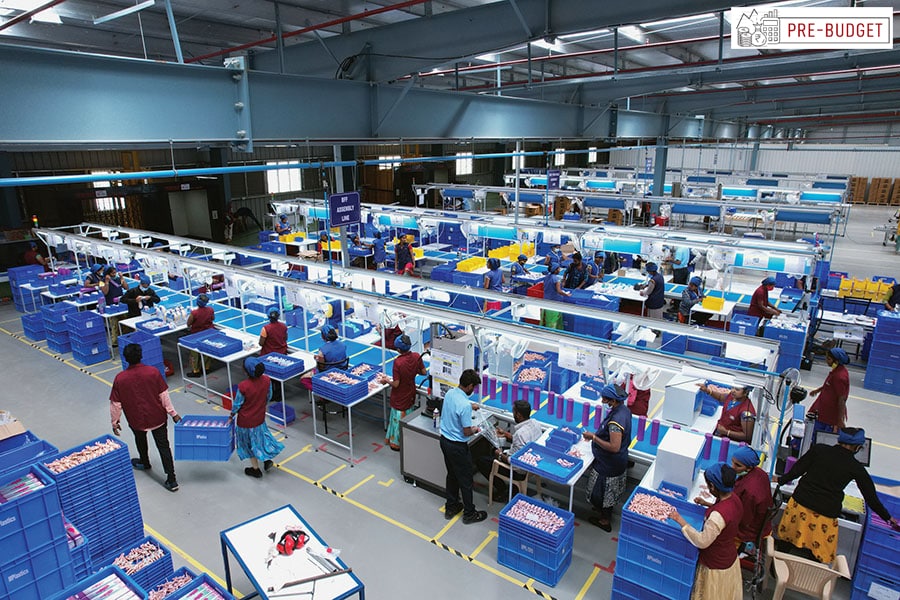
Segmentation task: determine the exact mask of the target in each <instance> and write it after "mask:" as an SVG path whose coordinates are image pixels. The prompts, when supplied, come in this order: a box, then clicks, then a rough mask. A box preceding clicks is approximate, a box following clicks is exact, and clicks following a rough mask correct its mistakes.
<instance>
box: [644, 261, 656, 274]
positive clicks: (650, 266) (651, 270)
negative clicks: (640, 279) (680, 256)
mask: <svg viewBox="0 0 900 600" xmlns="http://www.w3.org/2000/svg"><path fill="white" fill-rule="evenodd" d="M657 271H659V267H658V266H657V265H656V263H654V262H648V263H647V272H648V273H656V272H657Z"/></svg>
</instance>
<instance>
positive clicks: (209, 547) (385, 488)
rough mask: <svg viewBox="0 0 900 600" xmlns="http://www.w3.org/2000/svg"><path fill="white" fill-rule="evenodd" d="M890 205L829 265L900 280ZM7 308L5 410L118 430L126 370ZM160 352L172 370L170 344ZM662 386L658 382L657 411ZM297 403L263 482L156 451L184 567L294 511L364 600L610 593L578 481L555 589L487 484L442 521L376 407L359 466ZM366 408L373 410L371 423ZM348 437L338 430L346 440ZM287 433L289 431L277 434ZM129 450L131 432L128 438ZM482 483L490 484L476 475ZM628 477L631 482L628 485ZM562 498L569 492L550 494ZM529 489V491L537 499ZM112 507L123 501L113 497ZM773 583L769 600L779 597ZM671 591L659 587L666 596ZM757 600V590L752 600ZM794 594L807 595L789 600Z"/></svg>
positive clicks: (304, 402) (874, 212)
mask: <svg viewBox="0 0 900 600" xmlns="http://www.w3.org/2000/svg"><path fill="white" fill-rule="evenodd" d="M890 214H893V210H892V209H887V208H874V207H859V208H857V207H854V208H853V213H852V217H851V223H850V227H849V234H848V236H847V237H846V238H838V241H837V250H836V252H835V258H834V261H833V269H836V270H845V271H850V272H851V273H852V275H854V276H857V277H865V276H869V275H874V274H883V275H894V276H900V272H897V271H892V267H893V268H896V265H897V259H896V255H894V253H893V251H892V250H891V249H889V248H884V247H882V246H881V234H880V233H876V234H875V237H872V236H871V235H870V233H871V228H872V226H873V225H875V224H882V223H884V222H886V221H887V218H888V217H889V216H890ZM20 316H21V315H20V314H19V313H16V312H15V310H14V308H13V306H12V305H11V304H6V305H3V306H0V356H2V357H3V364H4V368H3V371H2V374H0V386H2V387H3V389H6V390H7V391H6V392H5V393H4V394H3V396H4V399H3V401H2V403H0V409H5V410H8V411H10V412H11V413H13V414H14V415H16V416H17V417H18V418H19V419H20V420H21V421H22V422H23V423H24V424H25V425H26V427H27V428H28V429H30V430H31V431H32V432H34V433H35V434H36V435H38V436H39V437H41V438H44V439H46V440H48V441H49V442H51V443H52V444H54V445H56V446H57V447H59V448H60V449H65V448H70V447H72V446H75V445H77V444H79V443H80V442H84V441H86V440H90V439H93V438H95V437H97V436H99V435H103V434H107V433H109V432H110V424H109V403H108V397H109V390H110V385H111V382H112V381H113V378H114V377H115V375H116V374H117V373H118V372H119V370H120V367H119V361H118V359H117V358H115V359H114V360H111V361H107V362H104V363H101V364H98V365H93V366H89V367H83V366H81V365H79V364H77V363H75V362H74V361H73V360H72V358H71V355H63V356H56V355H55V354H54V353H52V352H50V351H49V350H47V347H46V342H36V343H35V342H31V341H29V340H27V339H26V338H25V337H24V336H23V335H22V326H21V322H20V320H19V317H20ZM163 349H164V354H165V355H166V357H167V358H168V359H169V360H170V361H171V362H173V363H174V364H175V365H176V370H177V364H178V360H177V357H176V354H175V348H174V345H173V342H172V341H168V342H166V343H165V344H164V348H163ZM825 374H826V367H825V365H824V362H823V361H822V360H821V359H817V360H816V362H815V364H814V366H813V370H812V371H811V372H807V371H804V372H802V375H803V385H804V386H806V387H808V388H812V387H816V386H818V385H819V384H820V383H821V381H822V380H823V379H824V377H825ZM863 375H864V370H863V368H862V367H860V366H853V367H851V397H850V400H849V402H848V410H849V414H850V424H852V425H856V426H862V427H865V428H866V431H867V434H868V435H869V436H871V437H872V438H873V439H874V440H875V445H874V448H873V453H872V467H871V468H870V472H871V473H872V474H875V475H880V476H883V477H888V478H891V479H900V467H898V466H897V465H898V464H900V441H898V436H897V434H896V427H897V425H898V423H900V418H898V417H900V412H898V409H900V397H898V396H894V395H888V394H882V393H878V392H871V391H868V390H864V389H863V387H862V380H863ZM212 377H213V378H215V381H214V382H213V383H214V385H219V386H221V387H224V380H223V379H224V371H223V370H221V369H220V370H217V371H214V372H213V373H212ZM168 383H169V386H170V392H171V395H172V400H173V403H174V405H175V407H176V409H177V410H178V412H179V413H180V414H182V415H185V414H201V415H202V414H224V413H223V412H222V411H221V409H218V408H217V407H215V406H214V405H212V404H209V403H207V402H206V400H205V399H204V398H202V397H200V396H198V395H197V394H195V393H193V391H192V389H193V388H192V381H191V380H188V382H187V386H186V385H185V382H183V381H182V379H181V377H180V375H179V374H178V373H177V372H176V374H175V375H173V376H171V377H169V378H168ZM664 386H665V381H664V380H662V379H660V380H658V381H657V382H656V383H655V384H654V392H653V404H652V405H651V410H653V408H654V407H655V405H656V403H657V402H658V401H659V398H660V396H661V395H662V391H663V388H664ZM287 397H288V399H289V403H290V404H291V405H292V406H293V407H294V408H295V409H296V411H297V415H298V420H297V422H295V423H293V424H292V425H291V426H289V427H288V430H287V433H288V437H287V438H286V439H284V440H283V441H284V443H285V446H286V449H285V451H284V453H283V454H282V455H281V456H280V457H279V460H278V461H277V462H279V468H277V469H275V470H273V471H272V472H270V473H267V474H266V475H265V476H264V477H263V478H262V479H260V480H257V479H251V478H249V477H247V476H245V475H244V473H243V467H244V466H247V465H246V464H241V463H240V461H238V459H237V456H236V455H235V456H232V458H231V460H230V461H229V462H228V463H204V462H178V463H177V464H176V468H177V471H178V481H179V483H180V485H181V489H180V490H179V491H178V492H177V493H174V494H173V493H170V492H168V491H166V490H165V489H164V488H163V486H162V481H163V474H162V473H161V472H160V471H161V469H160V465H159V460H158V457H157V455H156V453H155V448H152V447H151V450H150V456H151V460H152V461H153V463H154V467H155V468H154V470H153V471H151V472H149V473H135V478H136V480H137V489H138V495H139V498H140V502H141V508H142V511H143V517H144V523H145V526H146V530H147V532H148V533H149V534H151V535H153V536H155V537H156V538H157V539H159V540H160V541H162V542H163V543H165V544H166V545H167V546H168V547H169V548H170V549H171V550H172V553H173V558H174V560H175V565H176V568H178V567H179V566H188V567H190V568H191V569H193V570H195V571H207V572H209V573H210V574H212V575H214V576H215V577H217V578H219V579H223V578H224V568H223V564H222V554H221V551H220V545H219V535H218V534H219V532H220V531H221V530H224V529H226V528H228V527H230V526H232V525H235V524H238V523H241V522H244V521H246V520H248V519H250V518H252V517H254V516H256V515H260V514H263V513H265V512H268V511H270V510H273V509H275V508H278V507H280V506H283V505H285V504H292V505H293V506H294V507H295V508H296V509H297V510H298V512H299V513H300V514H301V515H303V517H304V518H305V519H306V520H307V521H308V522H309V523H310V525H312V526H313V527H314V528H315V529H316V530H317V532H318V533H319V534H320V535H321V536H322V537H323V538H324V539H325V540H326V541H327V542H328V543H329V544H330V545H332V546H333V547H335V548H340V549H342V555H341V556H342V558H344V559H345V560H346V562H347V563H348V564H349V565H350V566H351V567H352V568H353V570H354V573H355V574H356V575H357V576H358V577H359V578H360V579H361V580H362V581H363V582H364V583H365V585H366V592H367V596H368V597H369V598H374V599H382V598H396V599H405V598H410V599H412V598H417V599H418V598H422V597H424V596H428V597H429V598H431V599H432V600H442V599H444V598H446V599H451V598H452V599H455V598H459V597H464V598H498V597H502V598H504V599H508V600H512V599H517V598H521V599H528V598H534V597H535V596H541V597H544V598H548V597H553V598H559V599H564V598H565V599H569V598H574V599H580V598H608V597H609V595H610V588H611V585H612V572H613V570H614V560H615V556H616V540H617V538H616V535H617V532H618V523H619V514H618V511H617V512H616V514H615V515H614V519H613V525H614V530H613V532H612V533H611V534H607V533H604V532H603V531H601V530H599V529H598V528H596V527H594V526H593V525H590V524H589V523H588V522H587V518H588V517H589V516H590V511H589V509H588V508H587V505H586V504H585V502H584V499H583V484H582V487H579V488H578V489H577V490H576V506H575V515H576V528H575V542H574V550H573V560H572V566H571V567H570V568H569V570H568V572H567V573H566V574H565V575H564V576H563V578H562V580H561V581H560V582H559V583H558V584H557V585H556V586H555V587H550V586H547V585H544V584H541V583H538V582H535V581H533V580H530V579H529V578H528V577H526V576H524V575H521V574H519V573H517V572H515V571H512V570H510V569H507V568H505V567H503V566H500V565H499V564H498V563H497V560H496V557H497V536H496V534H497V514H498V512H499V510H500V509H501V508H502V505H501V504H498V503H494V505H493V506H491V507H488V506H487V496H486V494H485V493H484V492H485V488H484V486H483V485H481V487H478V488H476V494H475V502H476V505H477V506H478V508H479V509H486V510H488V516H489V518H488V520H486V521H484V522H482V523H478V524H473V525H464V524H463V523H462V521H461V519H459V518H458V517H457V518H455V519H453V520H451V521H446V520H445V519H444V516H443V513H442V512H441V507H442V505H443V500H442V499H441V498H440V497H438V496H436V495H434V494H432V493H430V492H428V491H425V490H424V489H422V488H419V487H414V486H412V485H409V484H407V483H404V481H403V477H402V475H401V473H400V462H399V458H400V457H399V455H398V454H397V453H395V452H391V451H390V450H389V449H388V448H387V447H386V446H384V445H383V444H384V430H383V427H382V422H381V414H382V407H381V404H380V403H378V404H368V405H366V404H364V405H362V407H361V410H360V411H358V412H357V411H354V414H353V417H354V419H353V422H354V429H353V435H354V440H355V441H354V443H355V446H356V448H357V460H356V462H355V463H354V464H353V465H352V466H351V465H350V464H348V463H347V462H346V461H345V460H341V459H339V458H336V457H335V456H332V455H331V454H327V453H325V452H322V451H317V449H318V448H319V447H323V449H326V450H327V449H335V450H338V451H339V449H337V448H334V447H333V446H331V445H328V446H323V442H322V441H321V440H316V439H314V438H313V435H312V423H311V421H312V419H311V418H310V404H309V401H308V396H307V393H306V391H305V390H302V389H301V388H299V387H294V386H291V387H290V388H289V389H288V396H287ZM362 413H368V414H369V415H372V417H371V418H366V417H365V416H364V415H363V414H362ZM329 427H330V428H331V429H330V430H331V432H332V433H333V434H335V435H337V436H338V439H342V438H343V439H345V438H346V433H345V432H344V429H345V428H346V420H345V419H343V418H342V417H341V416H331V415H329ZM342 432H344V433H342ZM278 437H279V438H281V437H282V436H281V434H279V435H278ZM122 439H123V440H124V441H126V442H127V443H128V444H129V446H130V447H131V448H132V455H135V454H134V450H133V449H134V444H133V439H132V437H131V434H130V433H129V432H128V430H127V429H126V431H125V432H124V433H123V438H122ZM476 481H477V482H481V483H482V484H483V483H484V482H483V480H481V477H480V476H477V477H476ZM633 483H634V482H632V484H633ZM549 491H550V493H551V494H553V495H555V496H557V497H560V498H561V497H562V493H563V490H561V489H550V490H549ZM532 493H533V492H532ZM110 506H111V510H115V508H114V507H115V498H110ZM232 573H233V574H234V582H235V587H236V589H237V590H238V592H239V594H238V597H240V596H241V595H243V594H248V593H250V592H252V588H251V586H250V583H249V581H248V580H247V579H246V577H244V575H243V574H242V573H241V571H240V569H239V568H238V567H237V565H236V564H235V563H232ZM771 589H772V586H771V585H770V586H769V591H768V593H767V594H764V595H763V597H764V598H765V597H771ZM660 591H661V592H662V593H665V591H664V590H660ZM745 597H746V598H749V597H750V596H749V594H745ZM785 597H786V598H799V596H795V595H791V594H790V593H788V594H787V595H786V596H785ZM833 597H834V598H835V599H836V600H846V599H847V598H849V597H850V585H849V582H846V581H844V582H841V583H840V584H839V586H838V589H837V591H836V593H835V594H834V596H833Z"/></svg>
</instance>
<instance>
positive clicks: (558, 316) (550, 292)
mask: <svg viewBox="0 0 900 600" xmlns="http://www.w3.org/2000/svg"><path fill="white" fill-rule="evenodd" d="M571 295H572V293H571V292H567V291H565V290H564V289H563V287H562V277H560V276H559V263H551V264H550V267H549V268H548V269H547V274H546V275H545V276H544V300H556V301H557V302H565V298H567V297H569V296H571ZM562 320H563V319H562V313H561V312H559V311H558V310H549V309H546V308H542V309H541V325H543V326H544V327H549V328H551V329H562V328H563V323H562Z"/></svg>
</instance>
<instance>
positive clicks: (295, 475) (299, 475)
mask: <svg viewBox="0 0 900 600" xmlns="http://www.w3.org/2000/svg"><path fill="white" fill-rule="evenodd" d="M283 464H284V463H282V464H280V465H278V470H279V471H284V472H285V473H288V474H289V475H293V476H294V477H296V478H297V479H302V480H303V481H305V482H306V483H312V484H315V483H316V480H315V479H313V478H311V477H307V476H306V475H301V474H300V473H298V472H297V471H294V470H293V469H288V468H287V467H285V466H282V465H283Z"/></svg>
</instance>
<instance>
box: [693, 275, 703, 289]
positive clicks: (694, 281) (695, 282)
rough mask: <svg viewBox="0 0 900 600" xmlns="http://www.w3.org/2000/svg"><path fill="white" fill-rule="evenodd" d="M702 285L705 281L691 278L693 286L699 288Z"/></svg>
mask: <svg viewBox="0 0 900 600" xmlns="http://www.w3.org/2000/svg"><path fill="white" fill-rule="evenodd" d="M702 283H703V280H702V279H700V278H699V277H691V281H690V284H691V285H696V286H697V287H700V285H701V284H702Z"/></svg>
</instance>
